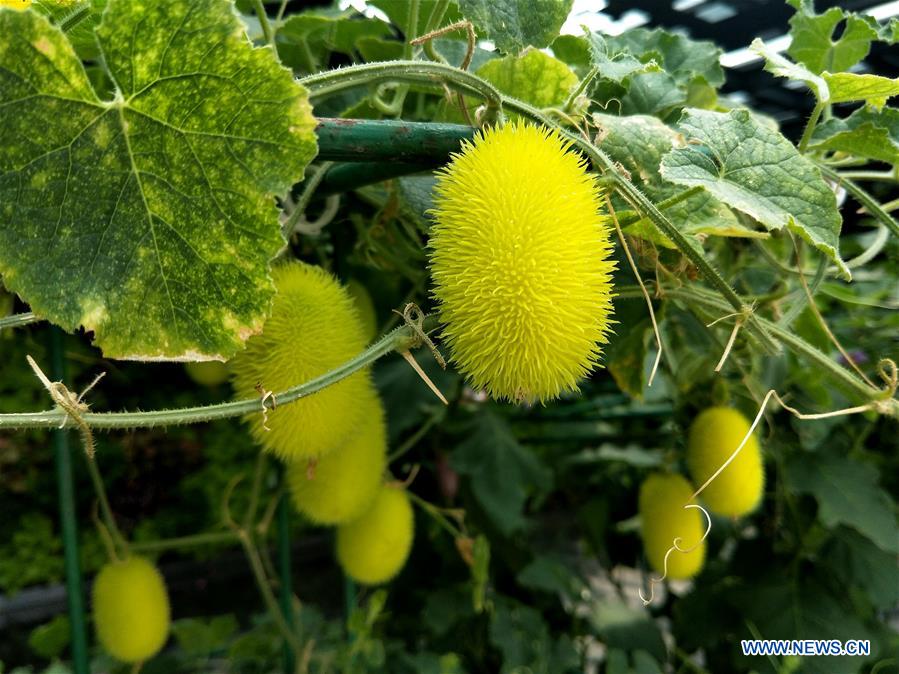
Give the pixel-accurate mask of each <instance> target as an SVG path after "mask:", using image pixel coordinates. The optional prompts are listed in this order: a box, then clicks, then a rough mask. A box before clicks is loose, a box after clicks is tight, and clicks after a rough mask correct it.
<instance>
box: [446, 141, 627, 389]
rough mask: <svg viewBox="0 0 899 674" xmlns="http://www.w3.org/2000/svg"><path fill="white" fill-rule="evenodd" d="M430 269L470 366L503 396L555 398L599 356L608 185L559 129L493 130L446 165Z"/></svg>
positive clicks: (608, 266)
mask: <svg viewBox="0 0 899 674" xmlns="http://www.w3.org/2000/svg"><path fill="white" fill-rule="evenodd" d="M435 194H436V197H435V202H434V203H435V208H434V210H433V217H434V221H435V224H434V226H433V227H432V228H431V240H430V248H431V255H430V258H431V259H430V268H431V276H432V278H433V281H434V291H433V292H434V296H435V298H436V299H437V301H438V308H439V313H440V319H441V321H443V323H445V327H444V330H443V337H444V339H445V341H446V343H447V345H448V346H449V349H450V353H451V355H452V358H453V360H454V361H455V363H456V365H457V366H458V368H459V370H460V371H461V372H462V373H463V374H465V375H467V377H468V378H469V380H470V382H471V383H472V385H474V386H475V387H477V388H483V389H486V390H487V392H488V393H489V394H490V395H491V396H493V397H494V398H500V399H508V400H515V401H526V402H534V401H541V402H543V401H545V400H549V399H552V398H555V397H557V396H559V395H560V394H562V393H563V392H566V391H573V390H576V389H577V386H578V382H579V381H580V380H581V379H582V378H583V377H584V376H586V375H587V374H588V373H589V372H590V370H591V369H592V368H593V367H594V366H596V365H597V363H598V361H599V356H600V345H602V344H604V343H605V342H606V341H607V334H608V331H609V326H610V323H611V322H612V321H611V313H612V300H611V298H612V279H611V274H612V271H613V269H614V262H613V261H611V260H610V259H609V255H610V252H611V243H610V241H609V231H610V230H609V224H608V218H607V217H606V215H605V214H604V213H603V206H602V197H603V194H602V191H601V190H600V188H599V187H598V186H597V184H596V181H595V179H594V177H593V176H592V175H591V174H590V173H588V172H587V165H586V160H585V159H584V158H583V157H582V156H581V155H579V154H577V153H576V152H573V151H572V150H571V144H570V142H569V141H567V140H565V139H564V138H563V137H562V136H561V135H560V134H559V132H558V131H556V130H552V131H550V130H547V129H544V128H542V127H537V126H533V125H530V124H525V123H512V124H506V125H505V126H503V127H501V128H492V129H486V130H484V131H482V132H480V133H479V134H478V135H476V136H475V139H474V142H473V143H466V144H464V145H463V149H462V152H460V153H459V154H456V155H454V156H453V160H452V161H451V162H450V164H449V165H448V166H447V167H446V168H445V169H443V170H442V171H440V172H439V173H438V180H437V186H436V191H435Z"/></svg>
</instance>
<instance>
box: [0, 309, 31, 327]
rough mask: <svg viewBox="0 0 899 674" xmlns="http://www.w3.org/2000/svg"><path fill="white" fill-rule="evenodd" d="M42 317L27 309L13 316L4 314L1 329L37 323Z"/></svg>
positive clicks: (0, 324)
mask: <svg viewBox="0 0 899 674" xmlns="http://www.w3.org/2000/svg"><path fill="white" fill-rule="evenodd" d="M40 320H41V319H40V318H38V317H37V316H35V315H34V314H33V313H32V312H30V311H27V312H25V313H23V314H13V315H12V316H4V317H3V318H0V330H4V329H6V328H20V327H22V326H23V325H29V324H30V323H37V322H38V321H40Z"/></svg>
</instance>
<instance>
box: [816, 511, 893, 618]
mask: <svg viewBox="0 0 899 674" xmlns="http://www.w3.org/2000/svg"><path fill="white" fill-rule="evenodd" d="M821 559H822V560H826V563H827V567H828V568H829V569H832V570H833V573H834V575H835V576H836V578H837V579H838V580H839V581H840V583H842V584H843V585H844V586H846V587H850V586H853V585H856V586H859V587H860V588H862V590H864V592H865V593H866V594H867V595H868V598H869V599H870V600H871V603H872V604H873V605H874V606H876V607H877V608H879V609H881V610H889V608H890V607H892V606H896V603H897V602H899V566H897V565H896V556H895V554H893V553H890V552H887V551H885V550H882V549H880V548H879V547H877V546H876V545H875V544H874V543H873V542H872V541H871V540H870V539H868V538H865V537H864V536H862V535H861V534H859V533H857V532H856V531H855V530H853V529H847V528H845V527H839V528H838V529H837V530H836V532H835V534H834V538H833V540H832V541H831V543H830V545H828V546H827V547H826V548H825V550H824V554H823V555H822V556H821Z"/></svg>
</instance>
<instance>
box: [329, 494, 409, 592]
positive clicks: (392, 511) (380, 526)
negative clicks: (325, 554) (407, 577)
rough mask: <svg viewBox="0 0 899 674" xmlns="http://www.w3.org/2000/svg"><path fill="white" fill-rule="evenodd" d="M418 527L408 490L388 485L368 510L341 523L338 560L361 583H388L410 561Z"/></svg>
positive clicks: (338, 534)
mask: <svg viewBox="0 0 899 674" xmlns="http://www.w3.org/2000/svg"><path fill="white" fill-rule="evenodd" d="M414 531H415V516H414V514H413V512H412V504H411V503H410V502H409V496H408V495H407V494H406V491H405V490H404V489H402V488H398V487H390V486H386V485H385V486H384V487H382V488H381V490H380V491H379V492H378V495H377V496H376V497H375V500H374V502H373V503H372V505H371V508H370V509H369V510H368V512H366V513H365V514H364V515H362V517H360V518H359V519H357V520H354V521H352V522H349V523H347V524H341V525H340V526H339V527H337V561H338V562H339V563H340V566H341V567H342V568H343V570H344V573H346V574H347V575H348V576H349V577H350V578H352V579H353V580H355V581H356V582H357V583H362V584H363V585H378V584H380V583H386V582H387V581H388V580H390V579H391V578H393V577H394V576H395V575H396V574H397V573H399V571H400V569H402V568H403V565H404V564H405V563H406V559H407V558H408V557H409V551H410V550H411V549H412V539H413V536H414Z"/></svg>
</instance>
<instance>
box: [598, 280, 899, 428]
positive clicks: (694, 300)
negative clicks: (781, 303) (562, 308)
mask: <svg viewBox="0 0 899 674" xmlns="http://www.w3.org/2000/svg"><path fill="white" fill-rule="evenodd" d="M615 295H616V296H617V297H620V298H622V299H638V298H640V297H642V294H641V293H640V288H639V287H638V286H625V287H621V288H618V289H616V291H615ZM662 295H663V297H665V298H668V299H676V300H681V301H684V302H686V303H688V304H692V305H699V306H703V307H706V308H707V309H711V310H713V311H715V312H721V313H724V312H727V311H728V310H729V309H728V306H727V304H725V303H724V302H722V301H721V299H720V298H718V297H716V296H715V295H714V294H712V293H710V292H708V291H705V290H702V289H700V288H664V289H663V291H662ZM758 322H759V323H760V324H761V325H763V326H764V327H765V329H766V330H767V331H769V332H770V333H771V334H772V335H774V336H775V337H776V338H777V339H778V340H780V341H781V342H782V343H783V344H784V345H785V346H786V347H787V348H788V349H790V351H792V352H793V353H795V354H796V355H797V356H800V357H802V358H805V359H807V360H808V361H809V362H810V363H812V364H813V365H817V366H819V367H820V368H821V370H822V371H823V372H824V373H825V374H827V375H828V376H829V377H830V378H831V379H833V380H834V381H836V382H839V383H840V384H842V385H843V386H844V387H845V388H846V389H847V390H850V391H852V392H853V393H854V394H855V395H857V396H858V397H859V398H860V399H862V400H865V401H872V400H882V399H883V398H884V395H885V392H884V390H881V389H878V388H874V387H871V386H869V385H868V384H866V383H864V382H863V381H862V380H861V379H859V378H858V377H856V376H855V375H854V374H853V373H852V372H850V371H849V370H847V369H846V368H843V367H841V366H840V365H839V364H837V363H835V362H834V361H833V360H831V359H830V358H828V357H827V356H826V355H825V354H824V353H822V352H821V351H819V350H818V349H816V348H815V347H814V346H812V345H811V344H809V343H807V342H806V341H805V340H803V339H802V338H801V337H798V336H797V335H795V334H794V333H793V332H792V331H790V330H787V329H784V328H782V327H781V326H779V325H777V324H776V323H774V322H772V321H769V320H767V319H765V318H762V317H758ZM746 328H747V329H750V330H752V326H751V325H747V326H746ZM890 416H893V417H896V418H899V400H893V401H892V405H891V406H890Z"/></svg>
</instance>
